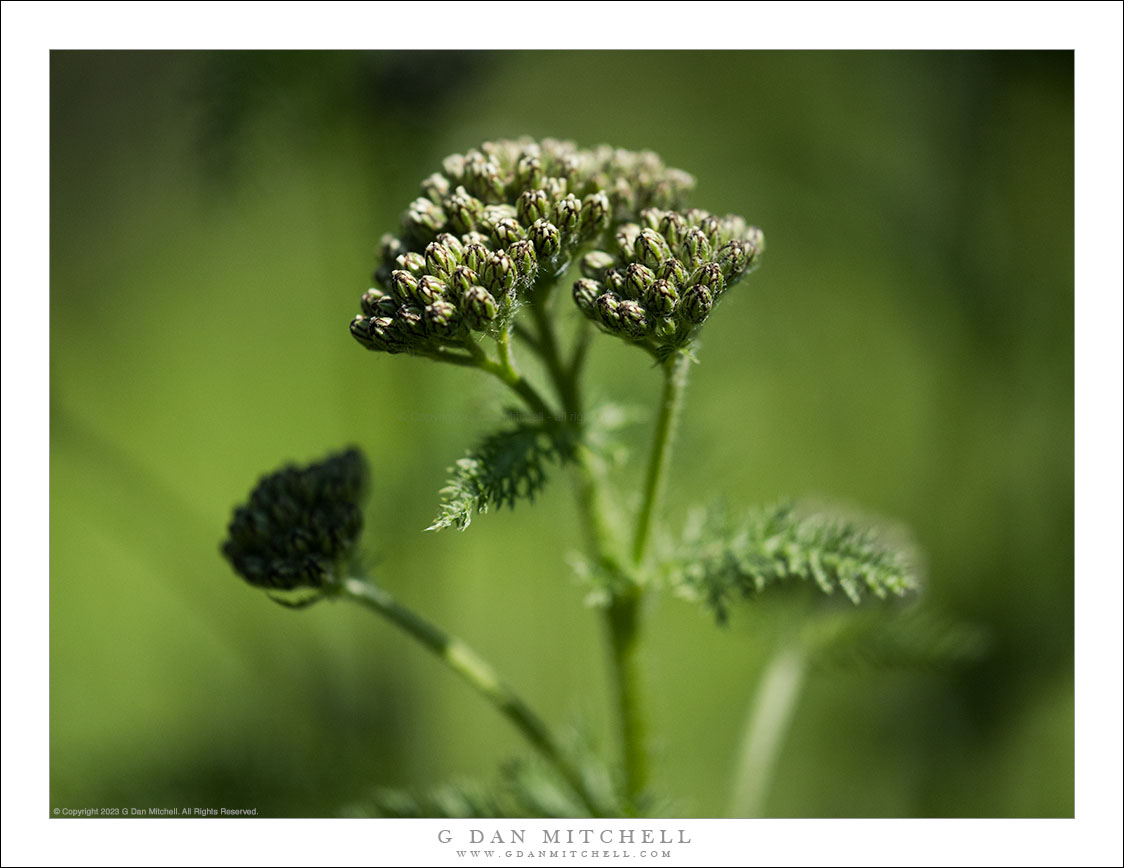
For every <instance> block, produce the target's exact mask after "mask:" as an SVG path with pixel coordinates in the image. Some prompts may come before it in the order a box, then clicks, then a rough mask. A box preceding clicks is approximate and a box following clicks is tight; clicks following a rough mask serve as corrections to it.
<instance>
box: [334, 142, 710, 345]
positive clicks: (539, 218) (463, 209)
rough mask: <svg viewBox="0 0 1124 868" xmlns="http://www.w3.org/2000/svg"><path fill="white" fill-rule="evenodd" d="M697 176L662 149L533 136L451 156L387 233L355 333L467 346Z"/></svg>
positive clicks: (375, 339)
mask: <svg viewBox="0 0 1124 868" xmlns="http://www.w3.org/2000/svg"><path fill="white" fill-rule="evenodd" d="M693 185H694V179H693V178H691V176H690V175H688V174H686V173H685V172H682V171H679V170H678V169H670V168H668V167H666V166H664V164H663V162H662V161H661V160H660V159H659V157H658V156H656V155H655V154H653V153H651V152H640V153H635V152H632V151H625V150H621V149H614V148H609V147H607V146H601V147H598V148H594V149H579V148H577V147H576V146H575V145H574V144H573V143H571V142H563V141H557V140H553V139H545V140H543V141H542V142H535V141H532V140H530V139H520V140H504V141H497V142H485V143H484V144H483V145H481V146H480V148H478V149H474V150H471V151H468V152H467V153H465V154H453V155H452V156H450V157H447V158H446V159H445V160H444V162H443V166H442V171H440V172H436V173H434V174H432V175H430V176H429V177H428V178H426V179H425V180H424V181H423V182H422V185H421V193H422V195H421V196H419V197H418V198H417V199H415V200H414V201H413V202H412V203H411V204H410V206H409V207H408V208H407V209H406V211H405V213H404V214H403V215H402V231H401V234H400V235H399V236H393V235H386V236H384V237H383V239H382V243H381V250H380V258H381V264H380V265H379V267H378V269H377V270H376V271H375V282H376V284H377V285H376V286H374V287H372V288H371V289H368V290H367V292H366V293H364V295H363V297H362V299H361V300H360V304H361V307H362V313H361V314H359V315H358V316H356V317H355V318H354V320H352V322H351V333H352V335H353V336H354V337H355V339H356V340H358V341H359V343H361V344H362V345H363V346H365V347H367V348H368V349H371V350H380V351H382V352H388V353H399V352H420V353H429V352H433V351H435V350H436V349H438V348H439V347H442V346H452V347H456V346H462V345H463V344H464V341H465V340H466V338H468V337H469V335H470V333H471V332H480V331H494V330H495V328H497V327H498V326H499V325H502V324H503V323H505V322H506V321H507V319H508V318H509V317H510V315H511V314H512V313H513V312H514V311H515V309H516V308H517V307H518V305H519V303H520V301H521V300H523V299H525V298H526V297H527V294H528V293H529V292H530V290H531V289H532V287H533V286H534V284H535V281H536V279H537V278H538V277H539V276H540V275H549V276H554V275H557V274H560V273H561V272H562V271H563V270H565V268H566V266H567V265H568V264H569V262H570V258H571V255H572V254H573V251H574V249H575V248H576V247H577V246H578V245H579V244H582V243H594V242H596V243H601V241H602V240H607V239H609V238H611V237H612V230H613V228H614V226H615V224H616V223H619V222H621V221H622V220H633V219H638V218H639V215H640V213H641V210H642V209H644V208H652V207H665V208H670V207H676V206H678V205H679V203H680V202H681V201H682V199H683V197H684V196H685V195H686V194H687V193H688V192H689V191H690V189H691V188H692V186H693Z"/></svg>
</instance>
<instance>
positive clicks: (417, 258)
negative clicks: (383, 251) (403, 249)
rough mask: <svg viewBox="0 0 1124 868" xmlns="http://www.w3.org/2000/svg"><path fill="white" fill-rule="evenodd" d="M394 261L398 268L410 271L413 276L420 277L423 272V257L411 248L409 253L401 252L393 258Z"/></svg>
mask: <svg viewBox="0 0 1124 868" xmlns="http://www.w3.org/2000/svg"><path fill="white" fill-rule="evenodd" d="M395 263H396V264H397V266H398V267H399V268H400V269H402V270H403V271H408V272H410V274H412V275H414V277H421V276H422V275H423V274H425V267H426V266H425V257H424V256H422V255H421V254H420V253H417V252H415V251H413V250H411V251H410V252H409V253H403V254H402V255H401V256H399V257H398V259H396V260H395Z"/></svg>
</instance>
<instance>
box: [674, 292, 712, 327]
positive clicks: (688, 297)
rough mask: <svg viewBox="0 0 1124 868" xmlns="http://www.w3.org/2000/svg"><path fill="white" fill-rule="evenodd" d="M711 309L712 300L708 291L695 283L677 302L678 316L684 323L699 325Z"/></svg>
mask: <svg viewBox="0 0 1124 868" xmlns="http://www.w3.org/2000/svg"><path fill="white" fill-rule="evenodd" d="M712 307H714V298H713V297H712V296H711V294H710V290H709V289H707V288H706V287H705V286H703V285H702V284H698V283H696V284H695V285H694V286H692V287H691V288H690V289H688V290H687V291H686V292H685V293H684V294H683V298H682V299H681V300H680V302H679V316H680V317H682V318H683V320H685V321H686V322H689V323H691V324H693V325H699V324H701V323H702V322H703V320H705V319H706V318H707V316H709V315H710V309H711V308H712Z"/></svg>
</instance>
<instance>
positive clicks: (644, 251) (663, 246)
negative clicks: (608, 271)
mask: <svg viewBox="0 0 1124 868" xmlns="http://www.w3.org/2000/svg"><path fill="white" fill-rule="evenodd" d="M633 250H634V251H635V254H636V258H637V259H639V260H640V261H641V262H642V263H643V264H644V265H646V266H648V267H649V268H659V267H660V265H661V264H662V263H663V261H664V260H665V259H671V248H670V247H668V246H667V242H666V241H665V240H664V237H663V236H662V235H660V234H659V233H658V232H656V231H655V230H654V229H641V230H640V234H639V235H637V236H636V241H635V242H634V243H633Z"/></svg>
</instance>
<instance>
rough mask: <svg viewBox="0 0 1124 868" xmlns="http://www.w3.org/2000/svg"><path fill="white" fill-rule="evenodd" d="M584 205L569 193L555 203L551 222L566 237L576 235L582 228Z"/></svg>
mask: <svg viewBox="0 0 1124 868" xmlns="http://www.w3.org/2000/svg"><path fill="white" fill-rule="evenodd" d="M581 213H582V203H581V202H579V201H578V198H577V197H576V196H575V195H574V194H573V193H567V194H566V195H565V196H563V197H562V198H561V199H559V200H558V201H557V202H555V203H554V209H553V210H552V211H551V218H550V222H552V223H553V224H554V225H555V226H557V227H558V230H559V231H560V232H561V233H562V234H563V235H566V236H569V235H573V234H576V233H577V231H578V228H579V227H580V226H581Z"/></svg>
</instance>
